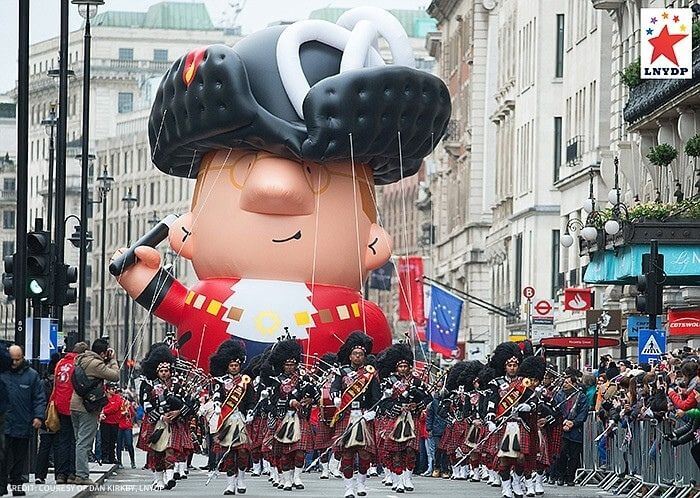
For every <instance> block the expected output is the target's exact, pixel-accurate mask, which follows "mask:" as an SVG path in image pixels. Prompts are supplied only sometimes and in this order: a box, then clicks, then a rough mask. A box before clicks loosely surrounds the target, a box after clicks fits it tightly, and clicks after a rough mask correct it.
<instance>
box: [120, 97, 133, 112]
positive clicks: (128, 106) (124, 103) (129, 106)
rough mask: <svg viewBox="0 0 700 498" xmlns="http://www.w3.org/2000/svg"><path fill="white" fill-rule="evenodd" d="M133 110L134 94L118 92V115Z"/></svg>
mask: <svg viewBox="0 0 700 498" xmlns="http://www.w3.org/2000/svg"><path fill="white" fill-rule="evenodd" d="M133 109H134V94H133V93H131V92H119V101H118V104H117V112H119V114H122V113H125V112H131V111H132V110H133Z"/></svg>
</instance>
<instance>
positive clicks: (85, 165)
mask: <svg viewBox="0 0 700 498" xmlns="http://www.w3.org/2000/svg"><path fill="white" fill-rule="evenodd" d="M71 3H72V4H74V5H77V6H78V13H79V14H80V16H81V17H82V18H83V19H85V32H84V35H83V42H84V44H83V132H82V146H83V147H82V154H81V156H82V157H81V159H82V161H81V175H80V218H81V220H82V221H83V223H82V224H81V225H82V226H81V230H80V241H81V243H80V282H79V291H78V295H79V298H80V299H79V301H78V338H79V340H81V341H82V340H84V339H85V321H86V318H87V316H86V314H87V292H86V290H87V271H86V269H87V241H86V239H87V229H88V226H87V219H88V171H89V168H90V165H89V154H88V145H89V142H90V39H91V35H90V20H91V19H92V18H93V17H95V15H96V14H97V8H98V6H100V5H104V0H71Z"/></svg>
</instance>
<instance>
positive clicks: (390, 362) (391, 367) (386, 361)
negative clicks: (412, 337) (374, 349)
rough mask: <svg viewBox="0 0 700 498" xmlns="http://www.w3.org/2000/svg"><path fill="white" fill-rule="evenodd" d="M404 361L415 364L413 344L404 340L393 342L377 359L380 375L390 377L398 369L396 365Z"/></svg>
mask: <svg viewBox="0 0 700 498" xmlns="http://www.w3.org/2000/svg"><path fill="white" fill-rule="evenodd" d="M402 361H405V362H408V363H409V364H410V365H413V351H412V350H411V346H409V345H408V344H406V343H403V342H399V343H397V344H392V345H391V346H390V347H389V348H387V349H385V350H384V352H383V353H382V355H381V356H380V357H379V358H378V360H377V363H378V365H379V369H378V370H379V376H380V377H382V378H385V377H388V376H389V375H391V374H392V373H393V372H395V371H396V367H397V366H398V364H399V362H402Z"/></svg>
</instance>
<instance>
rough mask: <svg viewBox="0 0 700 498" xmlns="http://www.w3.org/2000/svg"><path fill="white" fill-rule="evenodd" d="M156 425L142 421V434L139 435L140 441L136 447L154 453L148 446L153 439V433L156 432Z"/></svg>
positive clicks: (144, 419) (145, 420)
mask: <svg viewBox="0 0 700 498" xmlns="http://www.w3.org/2000/svg"><path fill="white" fill-rule="evenodd" d="M155 428H156V426H155V424H152V423H151V422H150V421H148V420H147V419H146V417H144V418H143V420H142V421H141V432H140V433H139V439H138V441H136V447H137V448H138V449H140V450H143V451H153V450H152V449H151V447H150V446H148V440H149V439H150V438H151V435H152V434H153V431H154V430H155Z"/></svg>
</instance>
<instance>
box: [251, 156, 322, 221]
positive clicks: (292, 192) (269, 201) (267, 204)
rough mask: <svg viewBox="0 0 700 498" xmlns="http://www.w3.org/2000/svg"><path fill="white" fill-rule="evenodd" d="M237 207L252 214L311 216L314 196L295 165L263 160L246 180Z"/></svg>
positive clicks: (269, 159) (298, 165)
mask: <svg viewBox="0 0 700 498" xmlns="http://www.w3.org/2000/svg"><path fill="white" fill-rule="evenodd" d="M240 206H241V209H243V210H245V211H250V212H253V213H261V214H277V215H285V216H299V215H305V214H311V213H313V209H314V195H313V192H312V191H311V188H310V187H309V184H308V182H307V180H306V177H305V175H304V171H303V170H302V166H301V165H300V164H299V163H297V162H294V161H291V160H288V159H282V158H279V157H266V158H262V159H260V160H259V161H258V162H257V163H256V165H255V167H254V168H252V170H251V171H250V174H249V175H248V178H246V181H245V185H244V186H243V190H242V192H241V198H240Z"/></svg>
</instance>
